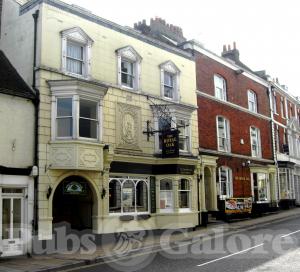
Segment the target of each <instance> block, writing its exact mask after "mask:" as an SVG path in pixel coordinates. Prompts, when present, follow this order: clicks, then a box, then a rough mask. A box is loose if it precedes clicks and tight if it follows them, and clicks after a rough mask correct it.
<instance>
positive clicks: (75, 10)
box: [20, 0, 193, 60]
mask: <svg viewBox="0 0 300 272" xmlns="http://www.w3.org/2000/svg"><path fill="white" fill-rule="evenodd" d="M42 3H45V4H48V5H51V6H53V7H56V8H58V9H61V10H64V11H66V12H69V13H71V14H74V15H76V16H79V17H81V18H83V19H86V20H88V21H91V22H93V23H96V24H98V25H101V26H104V27H106V28H110V29H112V30H115V31H118V32H119V33H122V34H125V35H128V36H130V37H133V38H135V39H138V40H141V41H143V42H146V43H148V44H151V45H153V46H156V47H159V48H161V49H163V50H166V51H168V52H170V53H173V54H176V55H180V56H181V57H184V58H187V59H190V60H193V57H192V55H191V54H190V53H188V52H186V51H184V50H182V49H179V48H177V47H174V46H170V45H167V44H165V43H163V42H160V41H159V40H157V39H154V38H151V37H148V36H145V35H143V34H141V33H139V32H138V31H136V30H134V29H132V28H129V27H124V26H121V25H119V24H116V23H114V22H111V21H109V20H106V19H103V18H101V17H99V16H97V15H95V14H93V13H92V12H89V11H87V10H85V9H82V8H80V7H78V6H74V5H70V4H67V3H65V2H62V1H59V0H31V1H29V2H27V3H26V4H25V5H23V6H21V7H20V15H22V14H24V13H26V12H28V11H29V10H31V9H32V8H34V7H35V6H37V5H39V4H42Z"/></svg>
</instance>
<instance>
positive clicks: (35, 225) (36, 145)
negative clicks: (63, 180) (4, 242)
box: [32, 10, 40, 234]
mask: <svg viewBox="0 0 300 272" xmlns="http://www.w3.org/2000/svg"><path fill="white" fill-rule="evenodd" d="M32 17H33V20H34V34H33V35H34V36H33V71H32V88H33V90H34V91H35V93H36V99H35V143H34V149H35V150H34V164H35V165H36V166H37V167H38V165H39V150H38V148H39V139H38V136H39V133H38V129H39V109H40V91H39V89H37V88H36V51H37V24H38V17H39V10H36V12H35V13H34V14H32ZM38 169H39V167H38ZM38 181H39V175H37V176H36V177H34V219H33V230H34V233H35V234H37V232H38Z"/></svg>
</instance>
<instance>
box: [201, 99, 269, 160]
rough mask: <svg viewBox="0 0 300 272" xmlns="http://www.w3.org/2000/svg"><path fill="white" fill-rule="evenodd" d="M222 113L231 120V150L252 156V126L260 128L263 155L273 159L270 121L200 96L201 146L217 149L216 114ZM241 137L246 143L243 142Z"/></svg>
mask: <svg viewBox="0 0 300 272" xmlns="http://www.w3.org/2000/svg"><path fill="white" fill-rule="evenodd" d="M218 115H222V116H224V117H225V118H227V119H228V120H229V122H230V136H231V137H230V138H231V152H232V153H235V154H241V155H247V156H251V146H250V126H255V127H257V128H259V129H260V134H261V146H262V157H263V158H265V159H272V157H273V156H272V140H271V125H270V121H268V120H265V119H261V118H258V117H256V116H253V115H252V114H248V113H246V112H242V111H240V110H238V109H234V108H232V107H231V106H228V105H224V104H221V103H219V102H218V101H213V100H211V99H209V98H205V97H202V96H198V122H199V130H198V132H199V146H200V147H202V148H207V149H213V150H217V128H216V116H218ZM241 139H243V140H244V144H241V143H240V142H241Z"/></svg>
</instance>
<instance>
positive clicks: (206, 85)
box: [196, 53, 270, 117]
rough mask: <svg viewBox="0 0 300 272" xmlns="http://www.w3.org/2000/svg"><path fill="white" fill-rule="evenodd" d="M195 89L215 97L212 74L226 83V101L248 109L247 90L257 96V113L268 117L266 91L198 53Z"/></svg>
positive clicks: (268, 109)
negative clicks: (218, 76)
mask: <svg viewBox="0 0 300 272" xmlns="http://www.w3.org/2000/svg"><path fill="white" fill-rule="evenodd" d="M196 73H197V89H198V90H199V91H201V92H205V93H207V94H210V95H213V96H214V95H215V89H214V74H218V75H220V76H222V77H223V78H224V79H225V81H226V85H227V86H226V87H227V101H228V102H231V103H234V104H237V105H240V106H242V107H244V108H248V90H249V89H250V90H253V91H254V92H255V94H256V96H257V102H258V105H257V111H258V113H261V114H263V115H266V116H268V117H270V107H269V97H268V89H267V87H264V86H263V85H261V84H259V83H256V82H255V81H253V80H251V79H249V78H248V77H246V76H244V75H243V74H240V75H237V74H236V73H235V72H234V71H233V70H232V69H230V68H228V67H226V66H225V65H223V64H221V63H218V62H217V61H214V60H212V59H211V58H209V57H207V56H205V55H202V54H200V53H198V54H197V56H196Z"/></svg>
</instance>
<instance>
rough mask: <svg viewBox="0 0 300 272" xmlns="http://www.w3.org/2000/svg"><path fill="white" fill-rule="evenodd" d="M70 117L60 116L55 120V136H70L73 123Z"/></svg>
mask: <svg viewBox="0 0 300 272" xmlns="http://www.w3.org/2000/svg"><path fill="white" fill-rule="evenodd" d="M72 121H73V120H72V117H69V118H60V119H57V120H56V135H57V137H72V135H73V133H72V131H73V124H72Z"/></svg>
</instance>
